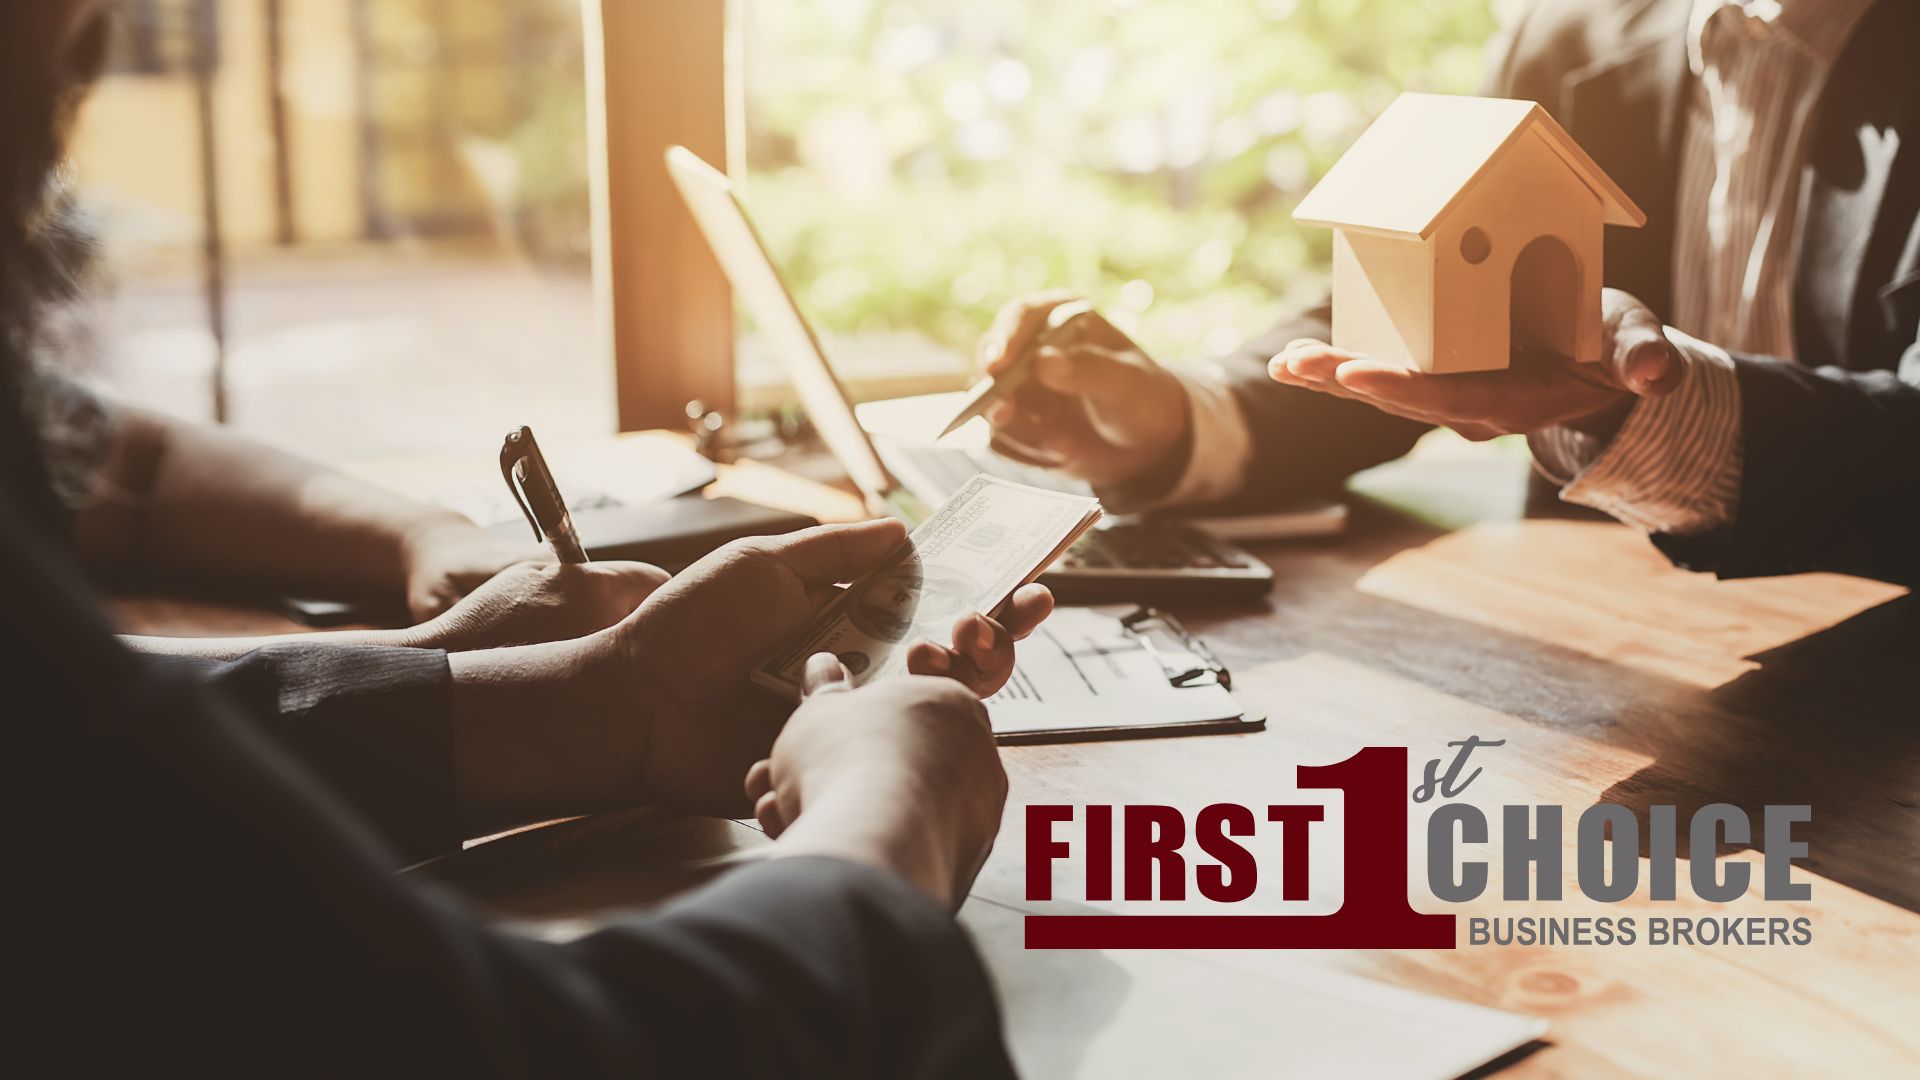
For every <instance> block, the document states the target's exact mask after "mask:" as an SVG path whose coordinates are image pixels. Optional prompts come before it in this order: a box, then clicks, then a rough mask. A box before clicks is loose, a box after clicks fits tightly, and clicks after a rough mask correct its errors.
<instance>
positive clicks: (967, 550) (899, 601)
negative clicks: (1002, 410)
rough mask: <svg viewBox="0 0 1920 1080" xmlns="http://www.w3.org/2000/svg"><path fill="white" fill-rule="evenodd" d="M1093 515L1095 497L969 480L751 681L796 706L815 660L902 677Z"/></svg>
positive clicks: (1001, 600)
mask: <svg viewBox="0 0 1920 1080" xmlns="http://www.w3.org/2000/svg"><path fill="white" fill-rule="evenodd" d="M1100 513H1101V511H1100V503H1099V501H1098V500H1096V499H1091V498H1087V497H1085V496H1081V495H1069V494H1066V493H1064V492H1056V491H1043V490H1041V489H1039V488H1030V487H1026V486H1023V485H1020V484H1013V483H1008V482H1007V481H1004V480H997V479H994V478H993V477H990V476H986V475H980V476H976V477H974V478H973V479H972V480H970V481H968V482H967V483H966V485H965V486H964V487H962V488H961V489H960V490H959V491H957V492H955V493H954V495H953V497H952V498H950V499H948V500H947V501H946V502H945V503H943V504H942V505H941V506H940V508H939V509H938V510H936V511H935V512H934V514H933V516H932V517H929V518H928V519H927V520H926V521H925V522H924V523H923V524H922V525H921V526H920V527H919V528H917V529H915V530H914V531H913V534H912V535H910V536H908V537H907V539H906V542H905V543H903V544H901V545H900V546H899V547H898V548H896V549H895V550H894V551H892V552H891V553H889V554H888V556H887V557H886V558H885V559H883V560H881V563H880V565H879V566H878V567H876V568H875V569H873V570H872V571H870V572H869V573H867V574H866V575H864V576H863V577H861V578H860V579H859V580H858V581H855V582H854V583H853V584H852V585H851V586H849V587H848V588H847V589H846V590H845V591H844V592H843V593H841V594H840V595H839V596H837V597H835V598H834V599H833V601H832V602H831V603H829V604H828V605H827V606H826V607H825V608H824V609H823V610H821V612H820V613H819V614H818V615H816V616H815V617H814V619H813V621H812V622H811V623H809V624H808V625H807V628H806V629H805V630H804V631H802V632H801V634H800V635H799V636H798V637H796V638H795V639H794V640H793V641H792V642H791V643H790V644H789V645H788V646H787V647H785V648H783V649H782V650H780V651H779V652H777V653H775V654H774V655H773V656H771V657H769V658H768V659H767V660H766V661H764V662H762V663H761V664H759V665H757V666H756V667H755V668H754V670H753V675H752V680H753V683H754V685H756V686H759V687H762V688H764V689H767V690H771V691H773V692H775V693H778V694H781V695H783V696H785V697H788V698H790V699H797V698H798V697H799V696H800V681H801V676H802V674H803V673H804V671H805V669H806V662H807V658H808V657H809V656H812V655H813V654H814V653H818V652H829V653H833V654H834V655H835V656H837V657H839V659H840V662H841V663H842V664H844V665H846V668H847V671H848V672H849V673H850V674H851V675H852V677H853V683H854V685H855V686H864V685H866V684H867V683H869V682H872V681H874V680H876V679H880V678H884V677H886V676H889V675H897V674H901V673H903V672H905V671H906V670H907V655H908V652H909V650H910V649H911V648H912V647H913V646H914V645H915V643H916V642H921V641H933V642H938V641H943V640H945V639H946V637H947V635H948V634H949V632H950V631H951V629H952V628H953V626H954V623H955V620H957V619H960V618H961V617H963V616H966V615H968V614H970V613H974V612H978V613H981V614H985V615H989V616H991V615H993V614H995V613H996V612H998V611H999V610H1000V608H1001V607H1002V605H1004V604H1005V603H1006V602H1007V600H1008V599H1009V598H1010V597H1012V596H1013V594H1014V592H1015V591H1016V590H1018V589H1019V588H1020V587H1021V586H1022V585H1025V584H1027V583H1028V582H1030V581H1032V580H1033V579H1034V578H1036V577H1038V576H1039V575H1040V572H1041V571H1042V570H1045V569H1046V568H1047V567H1048V566H1050V565H1052V563H1053V562H1054V560H1056V559H1058V558H1059V557H1060V556H1061V555H1062V554H1064V553H1065V552H1066V550H1067V548H1069V547H1071V546H1072V545H1073V542H1074V541H1075V540H1077V539H1079V538H1080V536H1081V534H1082V533H1085V532H1086V531H1087V529H1089V528H1091V527H1092V526H1093V523H1094V522H1096V521H1098V520H1100Z"/></svg>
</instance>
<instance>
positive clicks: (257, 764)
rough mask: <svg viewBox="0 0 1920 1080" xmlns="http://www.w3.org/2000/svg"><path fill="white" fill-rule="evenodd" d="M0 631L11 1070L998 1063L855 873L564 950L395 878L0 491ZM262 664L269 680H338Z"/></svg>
mask: <svg viewBox="0 0 1920 1080" xmlns="http://www.w3.org/2000/svg"><path fill="white" fill-rule="evenodd" d="M0 631H3V636H4V640H6V641H7V642H8V644H7V646H6V647H5V648H4V649H0V686H4V687H5V688H6V694H7V707H6V708H5V709H4V710H0V730H4V732H5V735H6V739H7V753H6V754H5V755H0V798H4V799H5V800H6V802H5V811H4V812H5V814H6V819H7V822H8V825H9V835H10V840H11V847H10V850H9V856H10V859H9V870H10V873H9V885H8V888H7V889H5V890H0V920H3V921H4V925H6V926H7V927H10V928H12V931H11V932H10V937H9V940H8V946H9V952H8V975H9V978H10V979H12V980H13V981H14V982H15V983H17V984H19V985H22V986H30V987H32V988H33V992H32V993H31V994H28V995H25V997H24V999H23V1000H21V1001H20V1002H17V1003H15V1004H14V1005H13V1006H12V1010H13V1011H12V1019H13V1020H14V1024H13V1026H12V1029H11V1030H12V1035H11V1036H10V1038H9V1039H8V1041H7V1045H6V1046H5V1047H4V1048H3V1049H0V1060H4V1061H5V1062H6V1063H7V1066H8V1069H7V1071H8V1072H9V1073H10V1074H13V1075H21V1076H131V1075H146V1074H150V1073H155V1072H166V1073H169V1074H173V1073H178V1074H180V1075H194V1076H276V1077H307V1076H311V1077H336V1076H386V1075H393V1076H401V1075H405V1076H423V1075H428V1076H445V1075H459V1076H473V1077H481V1076H520V1075H532V1074H538V1075H541V1076H641V1077H647V1076H674V1077H748V1078H761V1077H769V1078H770V1077H786V1076H805V1077H829V1076H831V1077H861V1078H864V1077H873V1078H879V1077H894V1076H915V1077H929V1078H946V1077H952V1078H956V1080H958V1078H961V1077H995V1076H1010V1075H1011V1067H1010V1065H1009V1064H1008V1061H1007V1059H1006V1056H1005V1052H1004V1050H1003V1049H1002V1047H1001V1044H1000V1039H999V1027H998V1018H997V1013H996V1009H995V1005H994V1002H993V998H992V996H991V993H990V991H989V988H988V984H987V981H986V977H985V974H984V972H983V970H982V969H981V967H980V964H979V962H978V960H977V959H976V957H975V956H974V954H973V952H972V951H971V948H970V946H969V945H968V944H967V942H966V940H965V939H964V937H963V936H962V934H961V932H960V931H959V929H958V928H957V927H956V926H955V925H954V924H953V922H952V921H951V920H950V919H948V918H946V916H945V915H944V913H943V912H942V911H940V910H939V909H938V908H937V907H936V906H935V905H934V904H933V903H932V902H931V901H930V900H928V899H927V898H925V897H923V896H921V895H920V894H919V893H917V892H916V891H915V890H913V889H912V888H911V887H909V886H907V885H906V884H905V883H903V882H901V881H899V880H897V879H895V878H893V877H891V876H889V875H887V874H884V873H881V872H879V871H876V870H872V869H868V868H865V867H861V866H856V865H852V864H849V863H845V862H840V861H837V860H831V859H790V860H778V861H773V862H769V863H765V864H762V865H757V866H753V867H749V868H745V869H741V870H736V871H734V872H732V873H730V874H728V875H726V876H724V877H722V878H720V879H719V880H718V881H716V882H715V883H713V884H712V885H710V886H708V887H707V888H705V889H703V890H701V891H699V892H696V893H694V894H692V895H690V896H688V897H686V898H684V899H682V900H681V901H680V902H678V903H676V904H674V905H672V906H670V907H669V908H667V909H665V910H663V911H661V912H659V913H657V914H654V915H651V916H645V917H636V918H633V919H630V920H628V921H626V922H624V923H621V924H618V925H616V926H614V927H613V928H611V929H608V930H605V931H602V932H601V933H598V934H595V935H592V936H590V937H587V938H584V939H581V940H579V941H575V942H572V943H570V944H565V945H560V944H553V943H548V942H542V941H536V940H532V939H530V938H527V937H524V936H520V935H516V934H512V933H507V932H503V931H500V930H497V929H494V928H492V927H489V926H488V925H486V924H485V923H483V922H482V921H481V920H480V919H478V918H477V917H476V916H475V915H474V914H473V913H472V912H471V911H469V910H468V909H467V908H465V907H464V906H463V905H462V904H460V903H459V902H458V901H456V900H454V899H453V898H451V897H450V896H448V895H446V894H444V893H442V892H440V891H438V890H437V889H435V888H433V887H431V886H429V885H425V884H423V883H421V882H419V881H418V880H416V879H415V878H414V877H413V876H411V875H408V876H400V875H397V874H396V873H395V872H394V871H395V870H396V869H397V867H398V866H399V865H400V864H401V857H400V856H398V855H397V854H396V853H395V852H394V851H393V850H392V848H391V847H390V846H389V843H388V838H387V837H385V836H382V835H381V832H380V830H379V829H378V828H376V827H375V826H374V825H373V824H371V823H369V822H368V820H367V819H366V818H365V817H364V816H363V815H362V814H361V813H360V812H359V810H358V808H357V807H356V806H355V805H354V804H353V803H352V802H350V801H349V800H348V799H346V798H344V797H342V795H341V793H340V792H339V791H338V790H336V789H335V788H333V787H332V786H331V785H330V784H328V783H327V782H326V780H325V779H323V778H322V777H321V776H320V775H319V774H318V773H316V772H315V771H314V770H313V769H312V768H310V767H309V766H308V765H307V764H306V763H305V762H303V761H302V760H301V759H300V758H299V757H297V756H296V755H294V754H292V753H289V752H288V749H287V745H286V744H285V743H283V742H282V741H281V738H280V736H278V735H276V734H275V733H274V732H273V730H272V725H271V724H269V723H265V722H263V721H262V719H260V718H254V717H249V716H247V715H246V714H245V713H243V711H242V709H241V707H240V706H239V705H237V704H236V703H235V700H234V699H233V698H232V697H229V696H228V695H227V694H226V693H225V692H223V691H221V690H218V689H217V688H212V687H209V686H207V685H205V684H204V683H202V682H201V681H199V679H197V678H195V677H192V676H191V674H190V673H189V672H188V671H187V670H185V669H183V668H182V667H180V666H178V665H158V664H154V663H151V662H149V661H148V660H147V659H146V658H143V657H138V656H135V655H134V654H132V653H130V652H128V651H127V650H126V649H125V648H124V647H122V646H121V645H120V644H119V642H118V641H117V640H116V639H115V638H114V637H113V636H112V634H111V632H110V631H109V629H108V627H107V626H106V625H105V623H104V621H103V620H102V619H101V618H100V616H99V614H98V612H97V610H96V609H94V607H93V606H92V603H91V601H90V599H89V597H88V595H87V593H86V591H85V588H84V586H83V585H82V584H81V583H80V582H79V580H78V578H77V576H76V575H75V573H74V572H73V570H72V568H71V566H70V565H69V564H68V563H67V562H66V560H64V559H63V558H62V557H60V556H59V555H58V554H57V553H56V552H55V551H54V550H53V549H52V547H51V546H50V545H49V544H48V543H47V542H46V540H45V537H44V536H43V535H41V534H40V533H38V532H37V531H35V530H34V529H33V528H32V527H31V526H30V525H28V524H27V523H26V520H25V518H24V517H23V516H22V515H21V514H20V512H19V511H18V510H17V508H16V507H15V505H14V504H13V503H12V501H11V499H10V498H9V497H7V496H6V495H4V494H0ZM269 659H271V658H269ZM366 659H368V658H362V660H361V661H358V662H363V663H364V662H365V661H366ZM430 659H431V658H430V656H429V658H428V659H427V660H423V659H421V658H418V657H415V658H413V659H411V660H409V661H407V662H406V664H408V665H419V667H418V669H417V670H415V669H413V668H411V667H410V668H409V671H411V672H412V674H402V675H399V676H393V675H392V673H391V672H390V673H389V677H391V678H393V680H394V681H393V682H392V683H390V688H391V687H393V686H399V687H402V688H407V687H411V688H413V689H415V690H424V689H425V688H429V687H431V685H432V684H433V683H434V678H432V677H422V676H421V674H420V672H422V671H426V670H427V669H428V668H430V667H431V664H430V663H429V660H430ZM273 662H274V663H280V664H281V670H280V674H279V677H280V679H281V681H280V683H279V684H278V688H277V689H276V690H274V693H275V694H276V695H281V696H284V695H285V694H287V692H288V688H289V687H290V686H293V685H297V684H299V683H300V682H301V680H303V679H305V680H307V684H308V685H309V686H322V687H328V686H331V687H333V688H334V690H335V692H334V693H333V694H331V698H332V700H334V701H335V702H336V703H343V702H345V701H347V700H349V699H350V698H351V696H352V695H350V694H346V693H343V692H339V687H340V685H341V683H342V680H343V674H342V673H343V671H344V669H343V668H339V667H335V668H333V669H331V670H329V671H327V672H322V673H320V674H315V673H314V672H311V671H309V672H307V673H306V674H305V675H302V674H301V673H300V672H299V671H297V670H293V669H296V668H298V666H299V665H298V664H297V663H296V664H294V665H292V667H291V668H290V667H289V666H288V665H287V664H286V663H285V662H284V660H274V661H273ZM261 663H263V661H262V660H261V659H260V658H255V659H254V660H252V661H246V662H242V663H241V664H239V665H238V667H237V668H236V669H235V670H236V671H238V672H241V673H243V677H242V678H240V679H239V680H238V681H239V682H240V683H244V682H246V679H247V678H261V676H260V675H258V674H257V673H256V674H253V675H244V673H245V672H246V671H248V670H255V671H256V672H257V668H250V665H259V664H261ZM341 663H345V662H341ZM269 666H271V664H269ZM290 674H291V681H288V679H289V676H290ZM226 681H227V684H228V685H229V686H230V687H234V688H236V689H237V690H238V691H239V695H238V696H239V697H240V698H242V699H244V698H247V697H249V696H250V695H257V694H258V692H259V691H258V690H257V689H255V688H250V687H247V686H244V685H239V686H236V684H235V680H234V679H232V678H229V679H227V680H226ZM325 712H326V708H325V707H322V708H320V709H318V710H307V711H302V710H300V709H293V710H290V711H288V712H287V713H286V714H285V715H287V716H291V717H293V718H295V719H296V720H298V721H300V722H309V721H312V720H313V719H315V718H316V717H318V716H322V715H323V714H324V713H325Z"/></svg>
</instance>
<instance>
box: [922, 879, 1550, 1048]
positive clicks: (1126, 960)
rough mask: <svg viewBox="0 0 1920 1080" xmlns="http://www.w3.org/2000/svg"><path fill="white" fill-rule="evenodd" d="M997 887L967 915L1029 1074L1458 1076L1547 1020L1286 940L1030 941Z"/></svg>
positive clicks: (1541, 1029) (1018, 913) (978, 895)
mask: <svg viewBox="0 0 1920 1080" xmlns="http://www.w3.org/2000/svg"><path fill="white" fill-rule="evenodd" d="M989 891H991V890H990V889H983V888H976V889H975V890H974V894H973V896H972V898H970V899H969V900H968V901H967V904H966V906H965V907H963V908H961V909H960V924H961V925H962V926H964V927H965V928H966V930H967V933H968V934H969V936H971V937H972V938H973V941H974V945H975V947H976V948H977V949H978V950H979V952H980V956H981V959H982V960H983V961H985V963H986V966H987V971H988V973H989V975H990V976H991V977H992V979H993V983H994V988H995V990H996V992H997V993H998V995H999V998H1000V1015H1001V1021H1002V1023H1003V1025H1004V1026H1005V1030H1006V1039H1007V1049H1008V1050H1009V1052H1010V1053H1011V1054H1012V1056H1013V1063H1014V1066H1015V1068H1016V1069H1018V1070H1019V1073H1020V1075H1021V1076H1022V1077H1025V1078H1026V1080H1074V1078H1084V1080H1096V1078H1097V1080H1136V1078H1137V1080H1185V1078H1189V1077H1191V1078H1193V1080H1241V1078H1245V1080H1254V1078H1259V1080H1454V1078H1455V1077H1458V1076H1460V1075H1461V1074H1462V1073H1465V1072H1469V1071H1471V1070H1473V1069H1476V1068H1478V1067H1480V1066H1481V1065H1484V1064H1486V1063H1487V1062H1489V1061H1491V1060H1493V1059H1494V1058H1497V1057H1499V1056H1500V1055H1502V1054H1504V1053H1507V1052H1508V1051H1510V1050H1513V1049H1515V1048H1517V1047H1520V1046H1523V1045H1525V1044H1526V1043H1528V1042H1530V1041H1532V1040H1534V1039H1537V1038H1539V1037H1540V1036H1541V1035H1543V1034H1545V1033H1546V1030H1547V1022H1546V1021H1545V1020H1540V1019H1536V1018H1534V1017H1530V1016H1521V1015H1519V1014H1516V1013H1509V1012H1502V1011H1500V1010H1498V1009H1489V1008H1485V1007H1483V1006H1479V1005H1470V1004H1467V1003H1465V1002H1460V1001H1451V1000H1448V999H1446V998H1440V997H1434V996H1432V995H1430V994H1422V993H1417V992H1415V991H1412V990H1404V989H1401V988H1400V987H1397V986H1388V985H1386V984H1385V983H1378V982H1374V981H1372V980H1370V979H1362V978H1359V977H1357V976H1354V975H1348V974H1345V973H1343V972H1337V971H1331V970H1327V969H1325V968H1322V967H1317V966H1314V965H1312V964H1309V963H1306V962H1303V961H1302V960H1300V959H1297V958H1296V957H1295V956H1293V955H1291V954H1289V953H1286V952H1277V951H1266V950H1235V951H1208V952H1182V951H1172V950H1151V949H1028V948H1026V947H1025V915H1026V914H1027V913H1028V912H1027V911H1026V910H1025V909H1026V905H1024V904H1022V903H1020V902H1019V901H1018V900H1016V899H1013V898H1011V897H995V898H992V899H989V898H988V897H986V896H984V895H982V894H983V893H985V892H989ZM1048 910H1050V911H1055V910H1056V907H1055V906H1052V905H1050V906H1049V907H1048ZM1088 913H1089V914H1091V913H1092V909H1088Z"/></svg>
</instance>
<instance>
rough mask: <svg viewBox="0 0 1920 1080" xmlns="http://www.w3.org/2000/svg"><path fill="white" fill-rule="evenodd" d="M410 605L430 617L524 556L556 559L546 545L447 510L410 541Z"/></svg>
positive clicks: (422, 617) (419, 618) (416, 614)
mask: <svg viewBox="0 0 1920 1080" xmlns="http://www.w3.org/2000/svg"><path fill="white" fill-rule="evenodd" d="M404 560H405V566H406V574H407V609H408V610H409V611H411V612H412V613H413V618H414V621H415V622H425V621H427V620H428V619H431V618H433V617H435V616H436V615H440V614H442V613H443V612H446V611H448V610H449V609H451V608H452V607H453V606H454V605H455V604H457V603H459V602H460V600H461V598H462V597H465V596H466V595H467V594H468V593H471V592H473V591H474V590H475V589H477V588H479V587H480V586H481V585H484V584H486V583H487V582H488V581H491V580H493V577H494V575H495V574H498V573H499V572H500V571H502V570H505V569H506V568H507V567H509V566H512V565H513V564H515V563H519V562H553V561H556V560H555V559H554V557H553V553H552V552H550V551H548V550H547V548H546V546H545V545H539V544H530V543H527V544H523V543H514V542H513V541H510V540H502V539H500V538H499V537H497V536H495V535H493V534H492V533H490V532H488V531H487V530H485V529H482V528H481V527H480V526H478V525H475V524H474V523H473V522H471V521H468V520H467V519H466V518H463V517H460V516H459V515H456V514H452V513H448V514H446V515H445V516H443V517H439V518H436V519H435V520H434V521H432V522H431V523H430V524H427V525H424V526H422V527H421V528H419V529H417V530H415V531H414V532H413V533H412V535H410V536H408V537H407V538H406V541H405V550H404Z"/></svg>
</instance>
